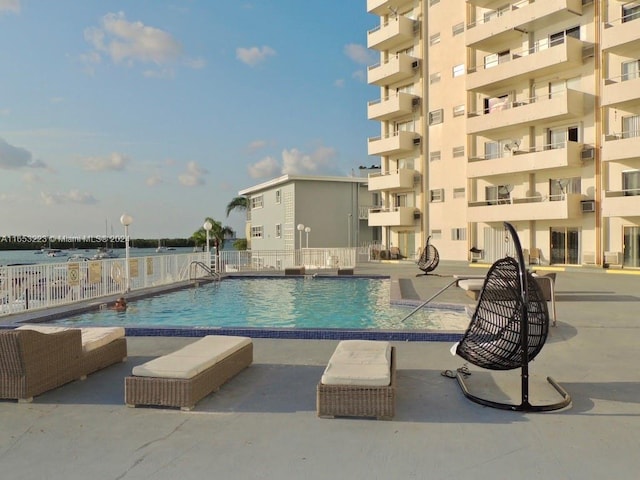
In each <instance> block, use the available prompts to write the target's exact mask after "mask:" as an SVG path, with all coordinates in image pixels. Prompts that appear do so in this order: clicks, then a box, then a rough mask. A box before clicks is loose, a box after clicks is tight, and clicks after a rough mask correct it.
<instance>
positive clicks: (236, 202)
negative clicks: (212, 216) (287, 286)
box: [227, 197, 249, 217]
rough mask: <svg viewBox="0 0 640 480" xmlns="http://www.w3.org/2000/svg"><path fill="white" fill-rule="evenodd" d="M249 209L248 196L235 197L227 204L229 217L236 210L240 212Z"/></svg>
mask: <svg viewBox="0 0 640 480" xmlns="http://www.w3.org/2000/svg"><path fill="white" fill-rule="evenodd" d="M248 209H249V198H248V197H235V198H234V199H233V200H231V201H230V202H229V204H228V205H227V217H228V216H229V214H230V213H231V212H233V211H234V210H237V211H238V212H246V211H247V210H248Z"/></svg>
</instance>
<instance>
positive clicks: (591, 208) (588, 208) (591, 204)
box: [580, 200, 596, 213]
mask: <svg viewBox="0 0 640 480" xmlns="http://www.w3.org/2000/svg"><path fill="white" fill-rule="evenodd" d="M580 209H581V210H582V213H588V212H595V211H596V201H595V200H582V201H581V202H580Z"/></svg>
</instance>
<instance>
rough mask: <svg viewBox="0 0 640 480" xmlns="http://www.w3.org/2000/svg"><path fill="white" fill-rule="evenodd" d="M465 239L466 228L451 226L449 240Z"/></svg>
mask: <svg viewBox="0 0 640 480" xmlns="http://www.w3.org/2000/svg"><path fill="white" fill-rule="evenodd" d="M466 239H467V229H466V228H452V229H451V240H466Z"/></svg>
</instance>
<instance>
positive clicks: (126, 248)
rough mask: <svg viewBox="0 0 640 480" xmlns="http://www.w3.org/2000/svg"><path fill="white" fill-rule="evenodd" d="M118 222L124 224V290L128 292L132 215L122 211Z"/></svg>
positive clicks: (129, 285) (129, 284)
mask: <svg viewBox="0 0 640 480" xmlns="http://www.w3.org/2000/svg"><path fill="white" fill-rule="evenodd" d="M120 223H121V224H122V225H123V226H124V259H125V260H124V261H125V265H124V274H125V283H124V291H125V292H128V291H129V290H130V288H131V283H130V281H129V225H131V224H132V223H133V217H132V216H131V215H128V214H126V213H123V214H122V216H121V217H120Z"/></svg>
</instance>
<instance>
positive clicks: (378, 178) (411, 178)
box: [369, 168, 418, 191]
mask: <svg viewBox="0 0 640 480" xmlns="http://www.w3.org/2000/svg"><path fill="white" fill-rule="evenodd" d="M417 174H418V172H417V171H416V170H413V169H410V168H399V169H397V170H394V171H392V172H384V173H372V174H370V175H369V191H393V190H409V189H413V187H414V185H415V179H416V175H417Z"/></svg>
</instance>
